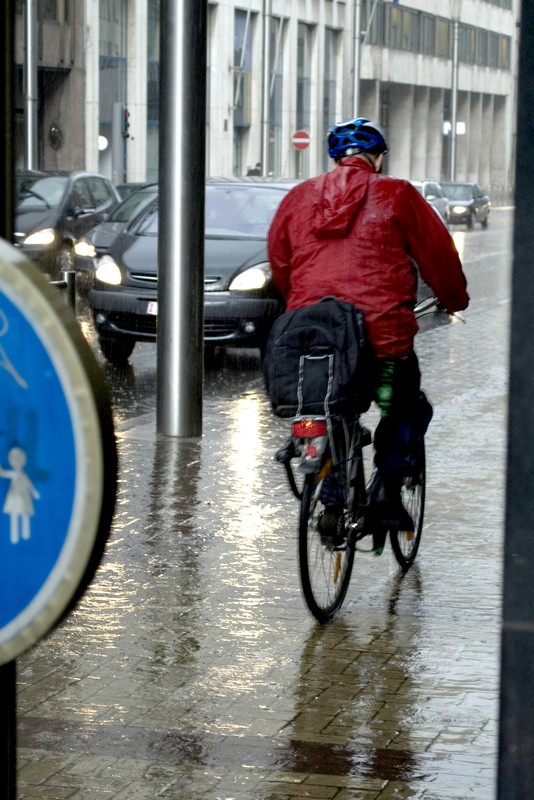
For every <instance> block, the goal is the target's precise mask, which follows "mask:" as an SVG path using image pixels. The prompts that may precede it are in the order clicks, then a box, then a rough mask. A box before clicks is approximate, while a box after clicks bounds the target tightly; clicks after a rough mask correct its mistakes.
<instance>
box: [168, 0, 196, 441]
mask: <svg viewBox="0 0 534 800" xmlns="http://www.w3.org/2000/svg"><path fill="white" fill-rule="evenodd" d="M160 31H161V55H160V140H159V141H160V143H159V214H160V223H159V252H158V348H157V389H156V394H157V399H156V425H157V431H158V433H161V434H165V435H167V436H181V437H189V436H199V435H200V434H201V433H202V377H203V309H204V302H203V301H204V292H203V287H204V192H205V186H204V185H205V149H206V147H205V144H206V47H207V2H206V0H200V1H199V0H183V2H181V3H176V2H174V0H162V3H161V26H160Z"/></svg>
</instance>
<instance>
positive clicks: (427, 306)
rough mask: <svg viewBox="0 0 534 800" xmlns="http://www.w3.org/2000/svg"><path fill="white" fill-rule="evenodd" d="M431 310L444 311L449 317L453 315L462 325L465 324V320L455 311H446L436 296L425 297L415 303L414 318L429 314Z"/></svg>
mask: <svg viewBox="0 0 534 800" xmlns="http://www.w3.org/2000/svg"><path fill="white" fill-rule="evenodd" d="M433 311H445V313H446V314H449V316H451V317H455V318H456V319H457V320H459V321H460V322H461V323H462V324H463V325H465V324H466V320H465V319H464V317H462V315H461V314H459V313H458V312H457V311H447V309H446V308H444V307H443V306H442V305H441V303H440V301H439V300H438V298H437V297H433V296H431V297H425V299H424V300H420V301H419V302H418V303H416V306H415V308H414V314H415V318H416V319H419V318H420V317H425V316H426V315H427V314H431V313H432V312H433Z"/></svg>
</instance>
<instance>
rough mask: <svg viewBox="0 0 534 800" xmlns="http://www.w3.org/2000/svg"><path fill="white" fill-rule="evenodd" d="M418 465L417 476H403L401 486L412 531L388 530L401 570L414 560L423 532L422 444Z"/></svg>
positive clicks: (423, 457)
mask: <svg viewBox="0 0 534 800" xmlns="http://www.w3.org/2000/svg"><path fill="white" fill-rule="evenodd" d="M419 465H420V466H419V469H418V474H417V476H416V477H415V478H414V477H409V478H405V480H404V481H403V485H402V488H401V501H402V504H403V506H404V508H405V509H406V511H407V512H408V514H409V515H410V516H411V518H412V519H413V522H414V529H413V531H403V530H399V529H397V528H392V529H391V530H390V532H389V539H390V542H391V547H392V549H393V552H394V554H395V558H396V559H397V563H398V564H399V566H400V567H401V569H402V570H403V572H407V571H408V570H409V569H410V567H411V566H412V564H413V562H414V561H415V557H416V555H417V551H418V550H419V545H420V543H421V535H422V532H423V521H424V513H425V491H426V465H425V447H424V444H423V445H422V446H421V450H420V453H419Z"/></svg>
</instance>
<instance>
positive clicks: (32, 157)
mask: <svg viewBox="0 0 534 800" xmlns="http://www.w3.org/2000/svg"><path fill="white" fill-rule="evenodd" d="M25 10H26V14H25V20H24V21H25V30H24V37H25V38H24V41H25V52H24V111H25V116H24V120H25V134H26V135H25V145H26V148H25V159H24V162H25V165H26V167H27V169H37V166H38V163H37V100H38V97H39V91H38V87H37V0H26V5H25Z"/></svg>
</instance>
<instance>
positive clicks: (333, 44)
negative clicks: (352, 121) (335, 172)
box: [321, 28, 339, 171]
mask: <svg viewBox="0 0 534 800" xmlns="http://www.w3.org/2000/svg"><path fill="white" fill-rule="evenodd" d="M324 35H325V41H324V81H323V133H324V135H325V136H326V133H327V131H328V129H329V128H330V127H331V126H332V125H333V124H334V123H335V122H336V93H337V62H338V51H339V33H338V31H334V30H332V29H331V28H326V29H325V32H324ZM321 148H322V152H323V169H324V170H325V171H326V170H327V169H329V168H330V157H329V155H328V150H327V148H326V143H325V141H322V142H321Z"/></svg>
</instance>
